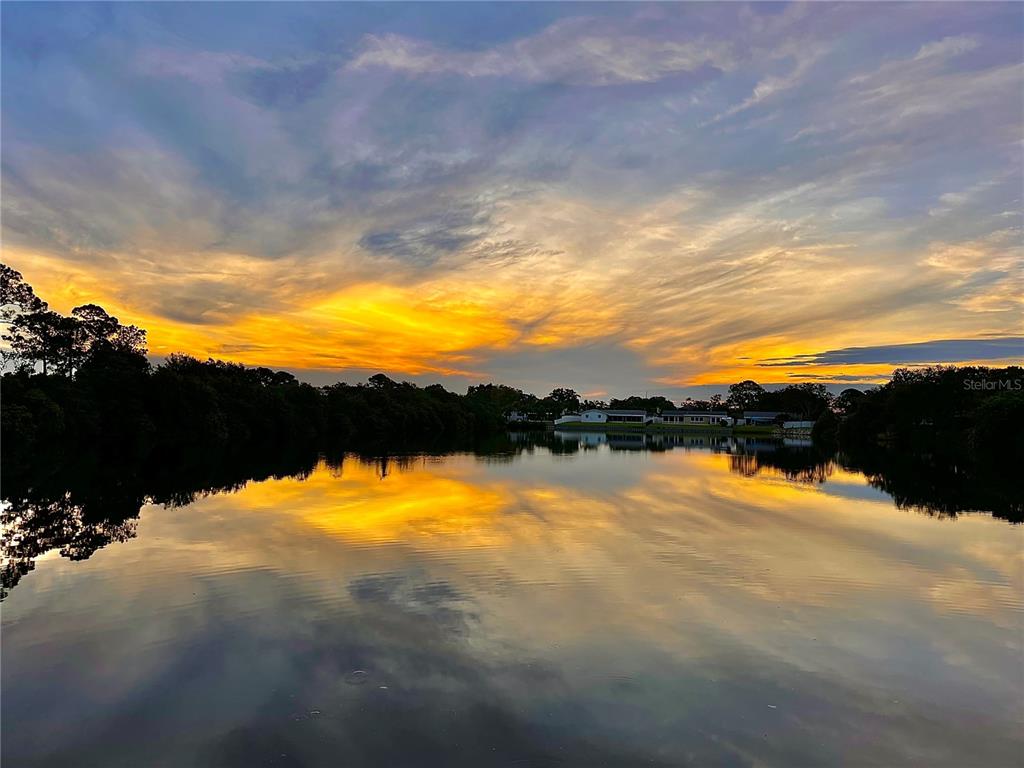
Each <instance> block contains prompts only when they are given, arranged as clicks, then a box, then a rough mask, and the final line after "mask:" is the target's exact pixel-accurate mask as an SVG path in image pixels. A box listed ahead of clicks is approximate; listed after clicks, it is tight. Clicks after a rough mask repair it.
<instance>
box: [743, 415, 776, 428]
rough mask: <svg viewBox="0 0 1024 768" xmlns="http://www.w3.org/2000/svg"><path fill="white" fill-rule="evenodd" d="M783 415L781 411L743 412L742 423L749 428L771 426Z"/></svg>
mask: <svg viewBox="0 0 1024 768" xmlns="http://www.w3.org/2000/svg"><path fill="white" fill-rule="evenodd" d="M785 415H786V414H785V413H783V412H782V411H744V412H743V423H744V424H749V425H751V426H771V425H773V424H775V423H776V422H777V421H778V420H779V417H780V416H785Z"/></svg>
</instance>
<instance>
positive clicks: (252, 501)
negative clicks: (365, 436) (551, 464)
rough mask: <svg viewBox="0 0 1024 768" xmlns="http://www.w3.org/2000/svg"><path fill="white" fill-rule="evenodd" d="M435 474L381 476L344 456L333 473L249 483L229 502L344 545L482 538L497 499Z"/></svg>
mask: <svg viewBox="0 0 1024 768" xmlns="http://www.w3.org/2000/svg"><path fill="white" fill-rule="evenodd" d="M439 469H441V472H443V468H441V467H439ZM441 472H435V471H432V469H430V468H428V469H425V470H424V469H419V468H415V469H408V470H403V469H398V468H393V469H392V471H391V472H390V473H389V474H388V475H387V476H386V477H384V478H381V477H380V475H379V473H378V470H377V468H376V467H375V466H374V465H371V464H366V463H362V462H358V461H356V460H354V459H349V460H346V461H345V463H344V467H343V470H342V472H341V474H340V475H338V476H335V475H333V474H332V473H331V472H329V471H327V470H326V469H324V468H322V469H321V470H319V471H317V472H315V473H314V474H313V475H312V476H310V477H309V478H307V479H305V480H301V481H300V480H292V479H288V480H278V481H271V482H266V483H260V484H258V485H253V486H250V487H249V488H247V489H246V490H245V491H244V492H242V493H241V494H239V496H238V497H237V500H238V502H239V503H240V504H241V505H243V507H245V508H247V509H251V510H254V511H256V510H260V511H265V512H270V513H278V512H284V513H286V514H288V513H291V514H295V515H296V516H297V517H298V519H299V520H301V521H302V523H303V524H306V525H310V526H312V527H314V528H316V529H318V530H321V531H323V532H325V533H328V534H330V535H332V536H338V537H340V538H344V539H346V540H348V541H379V542H384V541H398V540H403V539H406V538H408V537H412V541H413V542H415V541H416V540H418V539H420V538H423V537H426V538H430V539H434V538H437V539H445V538H452V539H454V540H460V539H463V538H467V537H468V538H470V539H474V540H482V539H485V538H486V536H487V531H488V529H489V528H490V527H491V525H492V518H493V516H494V515H495V513H496V512H498V511H499V510H500V509H501V507H502V505H503V504H504V502H505V498H504V497H503V495H502V494H501V493H500V492H499V491H498V490H497V489H495V488H492V487H485V486H481V485H479V484H477V483H474V482H472V481H470V480H467V479H466V478H463V477H459V476H458V475H457V474H455V475H449V474H447V473H444V474H442V473H441ZM433 545H434V546H442V547H443V546H445V544H444V542H443V541H438V542H435V543H434V544H433Z"/></svg>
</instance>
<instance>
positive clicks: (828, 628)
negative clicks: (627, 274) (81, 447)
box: [2, 433, 1024, 766]
mask: <svg viewBox="0 0 1024 768" xmlns="http://www.w3.org/2000/svg"><path fill="white" fill-rule="evenodd" d="M636 437H637V436H636V435H630V436H626V437H622V436H616V435H602V434H599V433H586V434H579V435H568V434H565V433H560V434H554V435H551V434H548V435H536V434H535V435H530V436H511V437H510V439H508V440H505V441H501V442H500V443H496V444H492V445H488V446H480V447H478V448H477V451H476V453H454V454H450V455H411V456H410V455H406V456H401V457H394V456H388V457H359V456H353V455H349V456H344V457H334V458H332V459H329V460H328V459H322V460H318V459H317V458H316V457H308V456H300V457H279V458H280V461H279V462H277V463H276V464H273V465H271V464H268V465H266V466H263V467H262V468H261V469H260V474H259V477H260V478H261V480H262V481H261V482H249V483H244V482H243V479H242V478H244V477H245V473H240V472H239V471H237V470H236V468H233V467H220V468H211V467H209V466H206V467H205V468H203V469H202V471H199V468H197V473H196V474H195V475H192V476H191V480H189V481H186V480H185V479H184V478H181V477H179V478H178V480H179V483H178V486H177V490H174V491H172V487H173V484H172V483H170V482H169V479H168V478H167V477H166V475H165V474H161V473H164V472H165V470H159V471H157V473H156V474H155V475H151V476H146V475H145V474H143V473H140V474H139V475H138V477H133V478H132V479H128V478H125V477H124V476H122V477H121V483H120V485H119V486H117V488H118V489H119V490H118V491H116V492H115V491H112V490H110V484H109V483H107V482H105V481H104V482H100V481H99V480H98V479H97V477H96V476H95V475H93V476H91V477H90V476H89V475H88V473H86V475H83V476H82V477H81V480H80V481H78V482H77V484H76V485H75V487H74V488H73V489H68V488H65V490H64V493H63V495H58V494H56V492H53V493H50V494H48V493H47V492H45V491H44V486H43V485H41V484H37V485H34V486H29V487H26V490H25V491H24V492H23V493H21V494H19V495H18V496H16V497H15V500H13V501H12V502H11V505H10V506H9V507H8V508H7V511H6V513H5V514H6V516H7V517H6V519H5V526H6V527H5V547H8V548H9V551H11V552H12V553H13V554H14V555H16V558H15V560H16V562H18V563H22V564H25V565H23V566H19V568H20V570H16V571H15V572H17V573H25V572H27V569H28V567H30V566H31V565H32V564H33V563H34V564H35V571H34V572H32V573H31V574H30V576H29V577H27V578H24V579H22V581H21V583H20V584H18V586H17V589H15V590H14V591H13V592H12V593H11V594H10V596H9V598H8V600H7V601H6V602H5V611H4V643H5V647H4V651H5V658H4V665H3V669H2V673H3V690H4V699H3V706H4V712H3V715H4V720H5V727H6V730H5V739H4V741H3V757H4V758H5V761H7V762H8V763H9V764H11V765H69V764H78V765H90V764H103V765H142V764H146V765H149V764H167V765H200V766H201V765H229V766H230V765H246V766H249V765H258V764H263V763H266V764H282V765H327V764H330V765H335V764H338V762H339V761H340V762H342V763H343V764H349V765H357V766H359V765H366V766H379V765H387V766H433V765H438V766H459V765H473V766H481V765H555V764H557V765H587V766H589V765H622V766H634V765H641V764H642V765H665V766H669V765H671V766H678V765H686V764H690V763H692V764H699V765H747V764H764V765H779V766H791V765H822V764H858V765H897V764H908V763H917V764H929V765H965V764H970V765H1005V764H1010V763H1012V761H1013V760H1014V759H1016V757H1017V756H1019V754H1020V749H1021V742H1020V738H1019V732H1020V731H1019V726H1020V724H1021V721H1022V717H1024V711H1022V709H1021V704H1022V702H1021V681H1020V678H1019V669H1020V662H1021V654H1022V652H1024V651H1022V648H1021V633H1020V629H1021V616H1022V613H1021V607H1022V592H1024V584H1022V582H1021V573H1022V570H1021V569H1022V564H1024V563H1022V557H1021V552H1022V547H1021V545H1022V543H1024V541H1022V537H1021V532H1022V530H1024V529H1022V528H1021V527H1019V526H1012V525H1009V524H1007V523H1006V522H1004V521H1002V520H998V519H994V518H993V517H991V516H987V515H972V516H967V517H961V518H960V519H959V520H957V521H956V523H953V522H951V521H948V520H938V519H934V518H932V517H929V516H924V515H916V514H906V513H905V512H903V511H901V510H899V509H897V508H896V507H895V506H894V504H893V499H892V498H891V497H890V496H889V495H888V494H887V493H885V492H883V491H882V490H881V489H879V488H875V487H872V486H871V485H870V484H868V483H867V482H865V477H864V475H862V474H861V473H859V472H856V471H852V470H850V469H848V468H845V467H844V466H843V465H842V463H841V460H840V459H839V458H838V457H833V456H825V455H815V454H814V452H813V451H808V450H807V449H806V447H804V446H791V445H785V444H781V443H763V442H762V441H731V440H728V439H722V438H719V437H717V436H704V437H701V436H698V435H692V436H690V435H685V436H684V435H677V436H665V437H667V438H670V439H663V440H659V441H651V443H652V445H651V446H650V448H651V449H650V450H643V449H642V448H643V447H646V442H647V440H646V438H644V437H642V436H641V438H642V440H641V441H640V442H641V446H640V447H638V446H637V445H636V443H637V442H638V441H637V440H636ZM701 439H704V440H707V441H708V442H706V443H703V444H701V443H700V442H698V441H699V440H701ZM800 457H802V461H801V460H800ZM122 475H123V473H122ZM107 479H110V478H107ZM61 500H63V501H61ZM41 502H47V504H41ZM57 502H60V503H57ZM61 504H63V506H61ZM140 506H141V507H142V514H141V516H140V515H139V509H140ZM164 506H167V507H169V508H163V507H164ZM104 510H115V511H116V512H117V515H118V516H119V518H118V517H105V516H104V513H103V511H104ZM118 519H119V522H118ZM61 520H64V521H65V522H63V523H61V522H60V521H61ZM11 534H14V535H13V536H12V535H11ZM132 536H134V537H135V538H134V539H131V540H130V541H129V540H127V539H130V538H131V537H132ZM115 540H116V541H123V542H124V543H120V544H118V545H116V546H109V547H106V548H105V549H103V550H102V551H97V546H99V545H101V543H105V542H106V541H115ZM58 552H59V553H60V554H63V555H66V557H56V556H55V555H56V554H57V553H58ZM85 553H95V554H94V556H93V557H91V558H90V559H89V560H88V561H87V562H71V560H70V558H72V557H75V556H78V555H81V554H85ZM86 556H87V555H86ZM41 712H45V713H46V717H41V716H40V714H39V713H41ZM155 746H158V747H159V749H158V750H157V753H158V756H157V757H156V758H154V749H155Z"/></svg>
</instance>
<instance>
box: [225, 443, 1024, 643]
mask: <svg viewBox="0 0 1024 768" xmlns="http://www.w3.org/2000/svg"><path fill="white" fill-rule="evenodd" d="M609 455H610V454H609V453H608V452H605V451H599V452H594V453H590V454H584V455H580V456H577V457H575V458H573V459H571V460H566V461H563V462H561V463H560V464H559V465H558V467H559V472H558V474H557V477H554V478H552V477H550V476H549V477H547V479H545V480H541V479H540V476H539V475H538V476H531V473H530V472H529V470H528V467H529V464H530V462H532V461H537V460H540V459H539V458H534V459H528V458H524V459H522V460H521V461H520V462H518V463H516V464H510V465H489V464H487V463H484V462H481V461H479V460H478V459H476V458H474V457H472V456H456V457H447V458H445V459H444V460H440V461H439V460H424V459H414V460H411V461H409V462H405V463H402V462H399V463H395V462H392V464H391V465H390V467H389V468H388V469H387V471H386V474H385V476H383V477H382V473H381V468H380V466H379V465H375V464H372V463H363V462H359V461H357V460H355V459H354V458H350V459H347V460H346V461H345V462H344V464H343V467H342V469H341V471H340V472H333V473H332V472H331V471H330V470H329V469H328V468H327V467H321V468H320V469H319V470H318V471H317V472H315V473H314V474H313V475H312V476H311V477H309V478H308V479H305V480H294V479H286V480H279V481H270V482H266V483H261V484H257V485H253V486H250V487H248V488H246V489H245V490H244V491H242V492H241V493H239V494H237V495H236V496H233V497H231V498H230V501H231V504H232V505H234V506H238V507H240V508H242V509H244V510H245V511H247V512H262V513H266V514H273V515H280V514H282V513H283V514H286V515H289V516H290V518H291V519H293V520H294V521H295V522H296V523H297V524H299V525H300V526H302V527H303V528H304V529H306V530H307V531H310V532H314V531H315V533H306V534H301V533H300V534H297V535H300V536H309V535H323V534H327V535H328V536H330V537H332V538H336V539H339V540H343V541H344V542H346V543H348V544H353V545H358V546H360V547H383V546H384V545H390V544H400V545H401V546H402V547H403V548H405V549H412V550H416V551H419V552H421V553H423V554H424V555H425V556H429V557H430V558H431V559H432V560H433V559H436V558H440V559H441V560H442V561H446V562H448V563H449V565H450V566H451V567H453V568H454V569H455V570H456V571H458V570H459V569H460V567H461V566H463V565H466V563H463V562H461V561H460V559H459V554H458V553H460V552H465V551H467V550H475V551H476V552H475V554H474V556H473V561H472V563H471V564H470V565H471V567H472V570H474V571H479V570H481V569H489V570H490V571H492V572H500V573H503V574H507V578H508V579H509V580H510V581H511V582H512V583H516V584H519V585H529V584H538V583H543V584H545V585H548V586H549V587H553V589H554V592H555V593H556V594H557V593H558V592H559V590H562V591H564V590H569V591H572V592H574V593H577V594H578V595H579V597H580V600H579V602H576V603H574V607H573V609H572V610H571V611H570V613H571V615H572V618H571V619H569V618H566V617H562V618H561V619H560V618H559V616H558V614H559V613H563V614H564V612H565V603H564V601H562V600H561V599H557V598H554V597H552V598H551V600H552V603H551V606H550V608H551V611H552V615H551V616H550V619H551V626H557V625H558V624H559V623H561V622H566V629H567V630H569V629H570V628H571V626H577V627H578V626H579V622H580V620H581V614H590V615H591V620H592V621H598V623H599V620H598V618H597V617H600V616H602V615H603V616H611V615H619V614H621V611H619V610H618V608H617V605H618V604H620V603H621V602H624V601H628V600H629V595H634V594H636V595H645V596H646V600H645V602H646V603H647V604H648V605H649V606H650V605H655V604H656V605H659V606H660V607H661V608H660V609H659V611H661V610H664V612H663V613H659V616H660V619H659V620H660V621H662V622H665V626H662V627H661V629H660V632H662V633H663V634H664V633H665V632H667V633H669V636H674V635H675V630H673V629H672V626H674V624H675V621H676V618H677V614H678V608H679V606H680V605H686V606H687V607H686V613H687V616H688V619H689V620H691V621H692V620H695V619H697V618H698V617H699V618H700V619H701V620H702V621H705V622H707V623H708V624H713V625H723V624H726V625H735V629H736V632H737V634H738V635H739V636H744V634H745V633H747V632H753V631H755V630H756V629H757V622H758V621H761V620H764V618H765V616H764V613H765V612H766V611H767V612H768V613H769V614H770V615H771V616H772V617H773V620H774V619H777V618H779V617H780V616H781V615H789V616H792V615H793V612H799V611H802V610H806V609H812V608H813V609H814V610H823V611H826V612H829V611H832V610H835V609H836V608H837V607H838V606H844V607H843V611H844V612H845V613H846V614H847V615H848V616H853V615H857V614H863V615H867V614H874V615H875V616H876V618H877V616H878V615H879V614H885V615H888V616H889V618H890V619H891V620H894V621H895V620H897V617H896V616H895V615H892V613H891V612H892V611H893V610H894V608H896V603H897V602H898V601H899V600H908V601H910V600H914V601H917V600H924V601H926V602H928V603H930V604H932V605H933V607H934V609H935V610H937V611H939V612H945V611H948V610H951V606H952V604H953V602H954V601H952V599H947V597H948V596H955V610H956V612H958V613H961V614H972V615H976V616H978V617H984V618H986V619H987V620H990V621H995V622H997V623H1000V624H1003V625H1005V623H1006V620H1007V613H1006V611H1007V609H1008V608H1018V609H1019V607H1020V606H1021V604H1022V603H1021V587H1022V586H1024V585H1022V584H1021V577H1020V573H1021V564H1022V560H1021V557H1020V555H1019V551H1015V550H1014V546H1013V544H1014V540H1015V539H1014V537H1012V536H1011V537H1010V539H1009V540H1008V541H1007V544H1006V546H1001V545H999V543H998V542H993V541H992V538H991V530H990V528H991V526H999V525H1003V524H1002V523H1000V522H998V521H993V520H990V519H983V518H971V517H968V518H962V519H960V520H958V521H956V523H955V524H948V525H936V524H935V521H933V520H931V519H929V518H927V517H924V516H921V515H915V514H912V513H907V512H903V511H900V510H897V509H896V508H895V507H894V506H893V505H892V503H891V501H890V500H888V499H885V498H863V497H858V496H856V495H854V496H852V497H846V496H843V495H841V494H840V495H837V494H836V493H833V492H832V489H833V488H837V489H839V488H844V487H852V488H856V487H857V486H861V487H866V483H865V481H864V479H863V477H862V476H860V475H857V474H855V473H851V472H847V471H843V470H839V469H835V470H834V471H833V472H832V473H830V474H828V475H826V476H823V477H822V478H821V479H820V480H824V482H820V481H818V482H794V481H792V480H790V479H787V478H786V477H785V476H782V475H777V474H759V475H753V476H751V475H748V474H744V473H743V472H738V471H736V470H735V467H733V466H732V463H731V461H732V459H733V458H734V457H730V456H728V455H723V454H713V453H705V452H693V453H683V452H680V451H674V452H668V453H665V454H643V455H641V456H640V457H639V458H638V457H625V456H622V457H619V456H616V457H615V458H616V459H618V461H619V462H625V463H627V465H628V466H629V467H630V472H631V474H630V475H629V476H627V477H625V478H616V484H614V485H611V486H609V485H608V483H607V482H596V483H595V478H596V475H595V473H597V474H600V471H601V470H600V466H601V461H602V457H607V456H609ZM544 460H546V461H547V460H549V459H548V457H547V456H544ZM502 467H503V468H502ZM1013 530H1014V531H1016V529H1013ZM1016 543H1017V544H1019V543H1020V541H1019V536H1018V537H1017V541H1016ZM443 553H448V554H447V555H444V554H443ZM382 556H383V555H382ZM446 558H447V560H446ZM972 596H977V600H974V599H973V598H972ZM546 599H547V598H545V597H543V596H540V595H538V594H536V593H532V592H531V593H529V594H528V595H527V599H526V602H524V603H523V605H522V606H521V610H522V611H523V612H530V611H532V612H534V613H535V614H536V612H537V611H538V610H539V609H540V603H543V602H544V601H545V600H546ZM602 605H603V606H604V610H603V611H602V609H601V606H602ZM634 618H635V617H634ZM585 623H586V622H585ZM655 634H657V633H655ZM675 640H678V638H674V639H671V640H666V642H667V644H669V645H671V644H672V642H675Z"/></svg>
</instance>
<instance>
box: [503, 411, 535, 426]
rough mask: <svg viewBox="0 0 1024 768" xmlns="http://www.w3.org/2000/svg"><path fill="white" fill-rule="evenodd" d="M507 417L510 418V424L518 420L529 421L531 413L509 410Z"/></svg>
mask: <svg viewBox="0 0 1024 768" xmlns="http://www.w3.org/2000/svg"><path fill="white" fill-rule="evenodd" d="M505 418H506V419H507V420H508V422H509V424H511V423H513V422H517V421H529V420H530V415H529V414H528V413H523V412H522V411H509V412H508V413H507V414H506V415H505Z"/></svg>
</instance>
